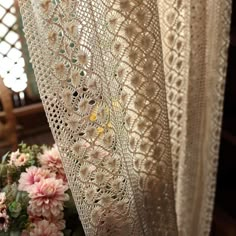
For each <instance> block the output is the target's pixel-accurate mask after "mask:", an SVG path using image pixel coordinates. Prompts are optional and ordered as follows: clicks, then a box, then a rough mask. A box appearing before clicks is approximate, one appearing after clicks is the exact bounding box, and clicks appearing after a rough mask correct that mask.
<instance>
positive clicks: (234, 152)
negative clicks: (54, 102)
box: [0, 0, 236, 236]
mask: <svg viewBox="0 0 236 236" xmlns="http://www.w3.org/2000/svg"><path fill="white" fill-rule="evenodd" d="M235 77H236V4H235V1H233V14H232V25H231V39H230V47H229V63H228V73H227V80H226V90H225V91H226V93H225V104H224V116H223V124H222V135H221V147H220V159H219V169H218V178H217V190H216V198H215V207H214V215H213V221H212V232H211V236H236V78H235ZM22 141H23V142H25V143H28V144H38V145H40V144H48V145H51V144H53V143H54V141H53V137H52V135H51V132H50V129H49V126H48V123H47V119H46V116H45V113H44V110H43V106H42V103H41V101H40V97H39V93H38V89H37V85H36V82H35V77H34V73H33V69H32V66H31V64H30V60H29V54H28V50H27V45H26V42H25V38H24V34H23V31H22V22H21V18H20V12H19V7H18V5H17V1H14V0H0V156H2V155H3V154H4V153H6V152H7V151H9V150H15V149H16V147H17V144H18V143H20V142H22ZM190 236H191V235H190Z"/></svg>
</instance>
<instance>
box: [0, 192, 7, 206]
mask: <svg viewBox="0 0 236 236" xmlns="http://www.w3.org/2000/svg"><path fill="white" fill-rule="evenodd" d="M5 201H6V193H5V192H1V193H0V205H2V204H4V203H5Z"/></svg>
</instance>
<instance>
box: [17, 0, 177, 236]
mask: <svg viewBox="0 0 236 236" xmlns="http://www.w3.org/2000/svg"><path fill="white" fill-rule="evenodd" d="M20 4H21V12H22V15H23V20H24V27H25V34H26V38H27V39H28V45H29V50H30V52H31V60H32V63H33V65H34V71H35V74H36V77H37V82H38V86H39V90H40V93H41V98H42V101H43V103H44V107H45V110H46V113H47V117H48V121H49V124H50V127H51V129H52V132H53V135H54V138H55V140H56V143H57V145H58V146H59V149H60V151H61V155H62V158H63V163H64V167H65V170H66V173H67V177H68V180H69V183H70V187H71V190H72V192H73V197H74V199H75V202H76V205H77V209H78V212H79V215H80V218H81V220H82V224H83V227H84V230H85V232H86V235H102V236H104V235H167V233H168V235H176V232H177V230H176V223H175V222H176V220H175V210H174V209H175V206H174V193H173V183H172V167H171V157H170V144H169V130H168V119H167V107H166V106H167V104H166V94H165V81H164V74H163V64H162V53H161V40H160V27H159V17H158V8H157V4H156V1H155V0H149V1H139V0H137V1H127V0H119V1H118V0H97V1H89V0H79V1H75V0H61V1H50V0H37V1H36V0H35V1H27V0H21V2H20Z"/></svg>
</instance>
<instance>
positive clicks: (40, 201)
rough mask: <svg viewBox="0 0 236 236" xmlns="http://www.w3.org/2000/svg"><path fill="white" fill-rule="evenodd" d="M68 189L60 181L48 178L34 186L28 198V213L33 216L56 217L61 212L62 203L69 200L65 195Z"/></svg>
mask: <svg viewBox="0 0 236 236" xmlns="http://www.w3.org/2000/svg"><path fill="white" fill-rule="evenodd" d="M67 190H68V187H67V186H66V185H64V184H63V181H62V180H57V179H55V178H49V179H44V180H41V181H40V182H37V183H35V184H34V187H33V188H32V190H31V192H30V193H29V197H30V198H31V200H30V202H29V212H30V213H31V214H33V215H34V216H43V217H47V218H50V217H52V218H53V217H56V216H58V215H59V214H60V213H61V211H63V204H64V201H67V200H69V195H68V194H66V193H65V191H67Z"/></svg>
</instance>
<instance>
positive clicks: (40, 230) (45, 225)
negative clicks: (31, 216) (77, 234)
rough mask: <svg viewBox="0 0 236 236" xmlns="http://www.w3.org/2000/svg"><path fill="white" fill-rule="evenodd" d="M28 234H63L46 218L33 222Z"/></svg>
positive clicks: (61, 235) (57, 235) (41, 235)
mask: <svg viewBox="0 0 236 236" xmlns="http://www.w3.org/2000/svg"><path fill="white" fill-rule="evenodd" d="M29 235H30V236H63V233H62V232H61V231H60V230H59V229H58V228H57V226H56V225H55V224H54V223H52V222H49V221H47V220H41V221H38V222H36V223H35V224H34V227H33V228H32V229H31V230H30V234H29Z"/></svg>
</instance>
